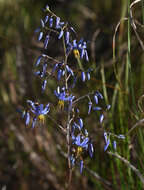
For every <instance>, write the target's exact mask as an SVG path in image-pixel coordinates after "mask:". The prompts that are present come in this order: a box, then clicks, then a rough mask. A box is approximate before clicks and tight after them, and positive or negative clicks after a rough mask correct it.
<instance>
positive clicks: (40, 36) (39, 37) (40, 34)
mask: <svg viewBox="0 0 144 190" xmlns="http://www.w3.org/2000/svg"><path fill="white" fill-rule="evenodd" d="M42 37H43V32H40V33H39V36H38V41H40V40H41V39H42Z"/></svg>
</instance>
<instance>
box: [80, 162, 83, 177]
mask: <svg viewBox="0 0 144 190" xmlns="http://www.w3.org/2000/svg"><path fill="white" fill-rule="evenodd" d="M82 171H83V160H81V161H80V173H81V174H82Z"/></svg>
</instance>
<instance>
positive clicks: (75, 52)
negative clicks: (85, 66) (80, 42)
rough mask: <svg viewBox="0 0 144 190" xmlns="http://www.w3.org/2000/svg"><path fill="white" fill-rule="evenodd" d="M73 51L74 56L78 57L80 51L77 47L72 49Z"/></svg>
mask: <svg viewBox="0 0 144 190" xmlns="http://www.w3.org/2000/svg"><path fill="white" fill-rule="evenodd" d="M73 53H74V56H75V58H80V53H79V50H78V49H74V50H73Z"/></svg>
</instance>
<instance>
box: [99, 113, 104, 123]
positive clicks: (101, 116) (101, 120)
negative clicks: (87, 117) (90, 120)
mask: <svg viewBox="0 0 144 190" xmlns="http://www.w3.org/2000/svg"><path fill="white" fill-rule="evenodd" d="M103 120H104V115H103V114H101V115H100V123H102V122H103Z"/></svg>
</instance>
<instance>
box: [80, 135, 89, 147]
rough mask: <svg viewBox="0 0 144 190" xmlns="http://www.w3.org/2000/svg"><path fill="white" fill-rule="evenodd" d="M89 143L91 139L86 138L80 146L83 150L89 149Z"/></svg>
mask: <svg viewBox="0 0 144 190" xmlns="http://www.w3.org/2000/svg"><path fill="white" fill-rule="evenodd" d="M88 141H89V138H88V137H86V138H85V139H84V140H83V142H82V143H81V144H80V146H81V147H83V148H86V147H87V145H88V144H87V143H88Z"/></svg>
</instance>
